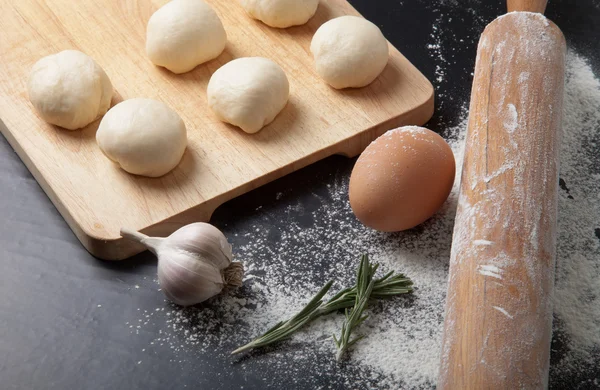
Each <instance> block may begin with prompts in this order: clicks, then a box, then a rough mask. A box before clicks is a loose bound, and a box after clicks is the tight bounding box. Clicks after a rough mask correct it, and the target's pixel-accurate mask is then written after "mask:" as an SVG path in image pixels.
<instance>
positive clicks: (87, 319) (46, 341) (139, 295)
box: [0, 0, 600, 389]
mask: <svg viewBox="0 0 600 390" xmlns="http://www.w3.org/2000/svg"><path fill="white" fill-rule="evenodd" d="M350 2H351V3H352V4H353V5H354V6H355V7H356V8H357V9H358V10H359V11H360V12H361V13H362V14H363V15H364V16H365V17H366V18H367V19H370V20H372V21H373V22H374V23H376V24H377V25H379V26H380V27H381V29H382V31H383V32H384V34H385V35H386V37H387V38H388V39H389V40H390V41H391V42H392V43H393V44H394V45H395V46H396V47H397V48H398V49H399V50H400V51H401V52H402V53H403V54H404V55H405V56H406V57H407V58H408V59H409V60H410V61H412V62H413V64H415V65H416V66H417V67H418V68H419V69H420V70H421V71H422V72H423V73H424V74H425V76H427V77H428V78H429V79H430V80H432V82H433V83H434V85H435V87H436V94H437V102H436V113H435V115H434V117H433V119H432V120H431V121H430V123H429V124H428V125H427V127H429V128H431V129H433V130H435V131H437V132H439V133H441V134H442V135H443V134H444V129H445V128H448V127H449V126H452V125H456V124H457V123H458V120H459V114H460V112H461V109H463V108H464V107H465V103H466V102H468V98H469V92H470V87H471V81H472V76H471V72H472V70H473V65H474V59H475V53H476V44H477V40H478V38H479V35H480V33H481V31H482V30H483V28H484V27H485V25H486V24H487V23H489V22H490V21H491V20H493V19H494V18H495V17H496V16H498V15H500V14H502V13H503V12H504V10H505V8H504V4H503V2H502V1H492V0H480V1H475V0H404V1H399V0H350ZM546 14H547V16H548V17H549V18H550V19H552V20H553V21H555V22H556V23H557V24H558V25H559V26H560V27H561V29H562V30H563V32H564V34H565V36H566V38H567V42H568V45H569V46H570V47H571V48H574V49H575V50H577V51H578V52H579V53H580V54H582V55H584V56H586V57H587V58H588V59H590V61H591V64H592V67H593V68H594V70H595V73H596V74H600V49H599V47H600V45H599V43H598V42H599V41H600V27H599V21H600V1H599V0H579V1H573V0H560V1H559V0H556V1H550V4H549V6H548V10H547V13H546ZM436 43H440V44H441V45H440V48H439V49H436V48H432V47H428V45H429V44H436ZM436 69H438V70H437V71H436ZM440 69H441V70H442V71H443V73H444V74H443V75H442V77H441V78H440V79H439V80H437V78H438V76H440V72H439V71H440ZM353 164H354V159H346V158H343V157H331V158H328V159H326V160H324V161H321V162H319V163H316V164H314V165H312V166H310V167H308V168H305V169H303V170H301V171H299V172H296V173H293V174H291V175H289V176H287V177H285V178H283V179H281V180H278V181H276V182H273V183H271V184H269V185H266V186H264V187H262V188H260V189H257V190H255V191H253V192H251V193H248V194H246V195H244V196H241V197H239V198H237V199H235V200H233V201H231V202H228V203H227V204H224V205H223V206H221V207H220V208H219V209H218V210H217V211H216V212H215V214H214V216H213V219H212V221H211V222H212V223H213V224H215V225H216V226H218V227H220V228H221V229H223V230H224V232H225V233H226V234H227V235H228V236H230V237H231V240H230V241H232V242H233V244H234V246H235V245H236V244H241V243H242V242H241V240H242V238H241V235H240V237H234V236H233V234H232V233H233V232H244V231H246V230H250V229H251V227H252V226H253V225H254V224H255V223H256V222H257V221H259V220H260V218H261V212H262V211H263V209H261V208H260V206H263V205H265V207H268V209H269V212H271V213H280V214H281V215H283V214H284V211H285V209H286V208H287V207H288V206H290V205H292V204H297V203H298V202H303V203H307V206H310V205H309V204H308V203H310V202H311V201H314V198H313V197H310V196H309V195H310V194H311V193H312V192H315V191H319V190H320V189H322V188H323V187H324V186H326V185H327V183H328V182H329V181H331V178H332V177H333V176H337V177H339V176H340V175H342V176H345V177H347V176H348V175H349V173H350V170H351V168H352V165H353ZM279 193H284V194H285V196H284V197H283V198H282V199H281V200H280V201H278V202H271V203H269V201H268V200H273V199H275V198H276V194H279ZM265 200H267V201H265ZM281 220H282V221H285V218H282V219H281ZM0 221H1V222H0V388H2V389H66V388H70V389H81V388H94V389H97V388H98V389H99V388H108V389H117V388H183V387H190V388H222V389H230V388H242V387H243V388H245V389H259V388H266V387H284V386H285V387H287V388H289V389H292V388H308V387H311V388H314V387H316V386H317V385H318V386H322V387H326V388H343V387H345V386H344V380H343V379H341V377H337V376H336V375H335V374H334V375H331V376H325V377H323V376H320V377H319V378H318V379H317V380H315V379H314V378H312V379H311V377H313V375H312V374H313V373H314V371H313V370H314V369H316V367H318V365H315V366H312V367H293V369H294V370H295V371H296V372H297V371H298V370H306V376H305V377H306V381H303V379H302V375H300V379H298V376H296V381H295V383H286V378H287V372H281V371H280V370H271V371H269V369H268V366H267V368H265V366H264V365H263V366H260V367H258V366H257V367H253V363H252V361H248V362H246V363H245V364H244V367H242V366H240V365H236V364H232V363H231V362H227V361H217V362H215V361H212V360H211V359H212V358H211V357H210V356H201V355H198V354H193V355H190V356H188V357H186V359H185V360H184V361H183V364H182V363H179V360H176V359H173V356H172V354H171V351H170V350H168V347H167V346H165V347H164V348H163V349H164V351H161V350H160V348H159V347H156V348H155V349H156V351H155V352H156V353H154V354H153V355H151V356H149V355H148V354H147V353H143V352H142V350H143V349H144V348H146V347H147V346H148V344H149V342H150V340H153V339H154V338H155V337H156V334H155V332H154V330H155V329H153V328H152V327H151V326H146V327H144V329H143V332H141V333H140V334H138V335H135V337H134V336H132V333H131V331H130V329H129V327H127V326H125V325H124V324H125V322H126V321H127V319H128V318H131V317H130V316H128V313H129V311H130V310H133V309H132V308H138V307H139V308H148V309H152V308H155V307H156V304H157V302H160V300H161V298H162V295H161V293H160V292H158V291H157V289H156V288H140V289H132V288H131V287H132V286H134V285H136V284H144V285H145V286H147V285H148V284H149V281H152V280H153V279H154V278H155V275H156V264H155V259H153V258H152V257H151V256H149V255H148V254H147V253H146V254H141V255H138V256H135V257H134V258H132V259H129V260H127V261H123V262H119V263H109V262H104V261H100V260H97V259H95V258H93V257H92V256H90V255H89V254H88V253H87V252H86V251H85V250H84V249H83V247H82V246H81V245H80V243H79V242H78V241H77V239H76V238H75V236H74V235H73V234H72V232H71V231H70V229H69V228H68V226H67V224H66V223H65V222H64V221H63V219H62V218H61V216H60V215H59V214H58V212H57V211H56V209H55V208H54V206H53V205H52V204H51V203H50V201H49V200H48V198H47V197H46V196H45V194H44V193H43V191H42V190H41V188H40V187H39V186H38V185H37V183H36V181H35V180H34V179H33V178H32V176H31V175H30V174H29V172H28V171H27V169H26V168H25V166H24V165H23V164H22V163H21V161H20V160H19V158H18V157H17V155H16V154H15V153H14V152H13V150H12V149H11V147H10V146H9V145H8V143H7V142H6V140H4V138H2V137H0ZM282 223H284V222H282ZM312 223H318V221H313V222H312ZM280 228H281V229H285V226H280ZM155 287H156V286H155ZM100 304H101V306H102V310H98V305H100ZM157 329H158V328H157ZM560 354H561V345H560V343H559V342H558V341H557V340H555V341H554V342H553V355H552V362H553V364H554V363H556V362H557V361H559V360H560ZM140 360H144V365H137V364H136V363H137V362H138V361H140ZM599 361H600V359H598V361H596V362H589V363H587V366H586V365H585V364H583V365H582V366H581V367H580V370H577V372H574V373H573V374H571V375H568V376H565V375H560V376H559V375H558V374H555V375H552V374H551V388H554V389H572V388H581V389H589V388H592V387H593V386H594V385H593V384H591V383H590V380H593V379H594V378H597V377H600V367H599V366H600V365H599V364H598V362H599ZM317 363H318V362H317ZM207 365H208V366H210V367H212V369H210V370H206V369H201V368H202V367H205V366H207ZM290 365H291V366H290V368H292V365H293V363H292V362H291V363H290ZM264 376H269V377H271V378H272V379H271V380H269V382H268V383H266V382H265V381H264V380H263V377H264ZM276 383H280V384H281V385H280V386H278V385H273V384H276ZM596 383H598V382H596ZM284 384H285V385H284ZM373 385H374V386H376V384H373Z"/></svg>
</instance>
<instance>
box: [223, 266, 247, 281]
mask: <svg viewBox="0 0 600 390" xmlns="http://www.w3.org/2000/svg"><path fill="white" fill-rule="evenodd" d="M243 279H244V265H243V264H242V263H240V262H239V261H234V262H232V263H231V264H230V265H229V267H227V268H225V269H224V270H223V280H224V281H225V284H226V285H227V286H233V287H242V280H243Z"/></svg>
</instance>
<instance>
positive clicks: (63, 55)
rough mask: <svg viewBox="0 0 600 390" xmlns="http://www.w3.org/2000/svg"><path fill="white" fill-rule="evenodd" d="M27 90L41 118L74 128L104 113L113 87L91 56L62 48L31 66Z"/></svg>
mask: <svg viewBox="0 0 600 390" xmlns="http://www.w3.org/2000/svg"><path fill="white" fill-rule="evenodd" d="M27 92H28V93H29V100H31V103H32V104H33V106H34V107H35V109H36V110H37V112H38V114H39V115H40V116H41V117H42V119H43V120H45V121H46V122H48V123H52V124H53V125H57V126H60V127H64V128H65V129H69V130H76V129H80V128H82V127H85V126H87V125H89V124H90V123H92V122H93V121H95V120H96V119H98V117H100V116H102V115H104V114H105V113H106V111H107V110H108V107H110V100H111V99H112V94H113V88H112V84H111V83H110V80H109V78H108V76H107V75H106V73H104V70H102V68H101V67H100V66H99V65H98V64H97V63H96V62H95V61H94V60H93V59H92V58H91V57H90V56H88V55H86V54H84V53H82V52H80V51H77V50H65V51H61V52H59V53H57V54H52V55H49V56H47V57H44V58H42V59H40V60H39V61H38V62H36V63H35V64H34V65H33V68H32V69H31V74H30V75H29V82H28V83H27Z"/></svg>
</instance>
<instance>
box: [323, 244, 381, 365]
mask: <svg viewBox="0 0 600 390" xmlns="http://www.w3.org/2000/svg"><path fill="white" fill-rule="evenodd" d="M378 267H379V264H375V265H373V264H371V263H370V262H369V258H368V256H367V255H363V256H362V258H361V259H360V266H359V267H358V272H357V275H356V297H355V300H354V306H353V307H352V309H350V310H348V309H346V312H345V313H346V319H345V320H344V323H343V324H342V333H341V335H340V338H339V339H338V338H336V337H335V335H333V341H334V342H335V346H336V347H337V354H336V355H335V359H336V360H337V361H340V360H341V359H342V356H343V355H344V353H345V352H346V351H347V350H348V348H350V347H351V346H353V345H354V344H355V343H356V342H357V341H359V340H361V339H362V338H363V337H364V335H360V336H357V337H355V338H354V339H352V340H350V335H351V334H352V331H353V330H354V329H355V328H356V327H357V326H359V325H360V324H362V323H363V321H364V320H366V319H367V318H368V317H369V316H368V315H363V312H364V311H365V309H366V308H367V303H368V302H369V298H370V297H371V293H372V292H373V287H374V286H375V280H374V279H373V275H375V272H376V271H377V268H378Z"/></svg>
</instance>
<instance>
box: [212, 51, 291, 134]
mask: <svg viewBox="0 0 600 390" xmlns="http://www.w3.org/2000/svg"><path fill="white" fill-rule="evenodd" d="M207 94H208V105H209V107H210V108H211V109H212V110H213V111H214V113H215V114H216V115H217V117H218V118H219V119H220V120H222V121H223V122H227V123H231V124H232V125H235V126H238V127H240V128H241V129H242V130H244V131H245V132H246V133H256V132H257V131H259V130H260V129H262V128H263V127H264V126H266V125H268V124H269V123H271V122H272V121H273V119H275V117H276V116H277V114H279V112H280V111H281V110H283V107H285V105H286V103H287V100H288V97H289V94H290V84H289V82H288V79H287V76H286V75H285V72H284V71H283V69H281V67H280V66H279V65H277V64H276V63H274V62H273V61H271V60H269V59H267V58H262V57H246V58H238V59H236V60H233V61H230V62H228V63H227V64H225V65H223V66H222V67H220V68H219V69H217V71H216V72H215V73H214V74H213V75H212V77H211V78H210V81H209V82H208V91H207Z"/></svg>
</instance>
